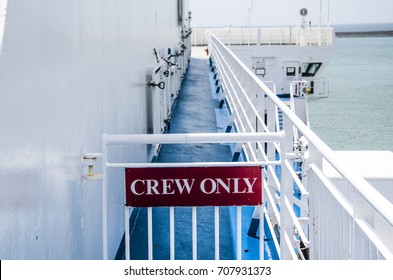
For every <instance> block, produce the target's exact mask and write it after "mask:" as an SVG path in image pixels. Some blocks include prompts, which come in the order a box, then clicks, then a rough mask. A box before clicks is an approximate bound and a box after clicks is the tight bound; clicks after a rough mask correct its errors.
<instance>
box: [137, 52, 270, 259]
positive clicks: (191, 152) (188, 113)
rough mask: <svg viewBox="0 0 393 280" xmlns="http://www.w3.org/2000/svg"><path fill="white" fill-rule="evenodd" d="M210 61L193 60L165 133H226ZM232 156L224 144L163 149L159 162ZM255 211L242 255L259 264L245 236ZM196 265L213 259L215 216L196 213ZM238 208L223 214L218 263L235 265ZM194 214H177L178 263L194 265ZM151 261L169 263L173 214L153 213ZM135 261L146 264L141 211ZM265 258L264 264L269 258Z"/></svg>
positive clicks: (203, 210)
mask: <svg viewBox="0 0 393 280" xmlns="http://www.w3.org/2000/svg"><path fill="white" fill-rule="evenodd" d="M211 84H212V73H211V72H210V67H209V64H208V60H207V59H198V58H191V61H190V65H189V69H188V72H187V74H186V76H185V79H184V82H183V85H182V89H181V93H180V95H179V97H178V99H177V103H176V105H175V107H174V111H173V114H172V118H171V126H170V130H169V131H168V132H167V133H201V132H222V131H224V130H225V126H226V123H225V118H226V117H225V116H226V115H227V110H226V109H225V107H224V109H219V103H220V100H219V99H217V96H216V94H215V89H214V90H212V86H211ZM232 156H233V155H232V151H231V147H230V146H229V145H223V144H192V145H191V144H190V145H184V144H183V145H164V146H162V147H161V150H160V153H159V155H158V157H157V162H203V161H205V162H212V161H214V162H218V161H220V162H230V161H232ZM253 208H254V207H243V209H242V212H243V217H244V218H243V221H242V224H243V225H242V228H243V237H242V243H243V246H242V251H243V256H242V258H244V259H258V258H259V255H258V252H259V240H258V239H257V238H255V237H254V238H253V237H249V236H247V231H248V227H249V225H250V222H251V216H252V213H253ZM197 216H198V218H197V225H198V226H197V236H198V243H197V244H198V245H197V247H198V253H197V257H198V259H214V210H213V207H200V208H198V210H197ZM235 217H236V208H235V207H221V208H220V259H236V253H235V252H236V247H235V246H236V218H235ZM191 223H192V222H191V208H189V207H181V208H176V209H175V244H176V245H175V258H176V259H180V260H185V259H192V226H191ZM153 225H154V227H153V243H154V246H153V258H154V259H169V258H170V250H169V208H166V207H160V208H155V209H153ZM131 240H132V246H131V248H132V249H131V258H132V259H147V211H146V209H138V217H137V219H136V222H135V225H134V227H133V229H132V236H131ZM268 255H269V254H267V253H266V252H265V258H269V256H268Z"/></svg>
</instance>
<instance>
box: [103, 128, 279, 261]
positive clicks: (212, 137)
mask: <svg viewBox="0 0 393 280" xmlns="http://www.w3.org/2000/svg"><path fill="white" fill-rule="evenodd" d="M283 138H284V133H283V132H273V133H266V132H265V133H241V134H240V133H188V134H132V135H107V134H104V135H103V136H102V149H103V153H102V155H100V157H102V169H103V171H102V172H103V186H102V187H103V188H102V192H103V195H102V196H103V205H102V207H103V252H104V258H105V259H107V258H108V255H107V254H108V233H107V232H108V223H107V219H108V217H107V207H108V204H107V199H108V198H107V193H108V191H109V190H110V188H111V187H113V186H109V185H108V182H107V178H108V174H107V173H108V172H109V171H110V170H111V169H124V168H141V167H199V166H203V167H208V166H240V165H244V166H250V165H254V166H255V165H258V166H275V165H279V164H281V160H279V159H278V160H275V159H274V160H272V161H267V160H265V161H263V160H260V161H256V162H253V163H251V164H250V163H249V162H243V163H238V162H236V163H233V162H208V163H206V162H193V163H181V162H177V163H137V162H110V161H109V158H110V157H109V155H110V152H109V151H108V147H109V146H116V145H117V146H119V145H138V144H144V145H145V144H148V145H156V144H189V143H239V144H245V143H250V142H251V143H259V142H263V143H269V142H275V143H279V145H281V146H282V145H284V144H283V143H282V139H283ZM96 156H97V155H96ZM262 175H263V176H265V174H263V173H262ZM196 208H197V207H192V244H193V245H192V256H193V259H196V258H197V240H198V238H197V234H196V229H197V211H196ZM219 208H220V207H218V206H215V207H214V211H215V213H214V221H212V223H213V224H214V236H215V248H214V251H215V259H219V258H220V254H219V251H220V246H219V244H220V242H219V239H220V238H219V236H220V226H219V224H220V222H219V215H218V214H219ZM258 208H259V209H260V211H262V209H263V208H262V207H258ZM236 209H237V210H236V211H237V213H236V221H237V226H236V228H237V230H236V235H237V246H236V247H237V249H236V257H237V259H241V256H242V251H243V250H242V244H241V242H242V241H241V240H242V238H241V232H242V226H241V224H242V222H241V219H242V211H241V210H242V209H241V207H240V206H238V207H236ZM132 211H133V208H132V207H125V215H124V226H125V247H126V248H125V255H126V259H130V248H131V245H132V244H131V243H132V240H130V238H129V237H130V231H129V217H130V214H131V213H132ZM147 213H148V216H147V220H148V222H147V223H148V233H147V235H148V258H149V259H153V258H154V256H153V234H152V229H153V227H154V224H153V219H152V215H153V214H152V208H151V207H149V208H148V212H147ZM262 215H263V214H262V213H260V216H262ZM174 221H175V215H174V207H170V223H169V225H168V231H169V233H170V259H174V258H175V222H174ZM261 225H263V224H261ZM260 236H263V226H261V227H260ZM263 243H264V238H262V237H260V238H259V255H260V258H261V259H263V256H264V245H263Z"/></svg>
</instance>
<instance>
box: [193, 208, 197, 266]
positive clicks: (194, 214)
mask: <svg viewBox="0 0 393 280" xmlns="http://www.w3.org/2000/svg"><path fill="white" fill-rule="evenodd" d="M192 259H193V260H196V259H197V208H196V207H192Z"/></svg>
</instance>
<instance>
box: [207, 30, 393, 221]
mask: <svg viewBox="0 0 393 280" xmlns="http://www.w3.org/2000/svg"><path fill="white" fill-rule="evenodd" d="M210 36H211V40H212V41H215V43H216V44H218V45H220V46H221V47H222V48H224V49H225V50H226V51H227V52H228V53H229V54H230V55H231V56H232V58H233V59H234V60H235V61H236V62H237V63H238V64H239V65H241V66H242V68H243V70H244V71H246V72H247V74H248V75H249V76H250V77H251V79H253V81H254V82H255V83H256V84H257V85H258V86H259V87H260V88H261V89H262V90H263V91H264V92H265V93H266V95H267V96H268V97H269V98H270V99H271V100H272V101H273V102H274V103H275V105H276V106H277V107H278V108H279V109H280V110H281V111H282V112H283V113H284V114H285V115H286V116H287V117H288V119H289V120H290V121H291V122H292V124H293V125H294V126H295V127H296V128H297V129H298V130H299V131H300V132H301V133H302V134H303V135H304V136H305V137H306V138H307V139H308V141H309V142H310V143H311V144H312V145H313V146H314V147H315V149H316V150H318V151H319V152H320V154H321V155H322V156H323V157H324V158H325V159H326V160H327V161H328V162H329V163H330V164H331V165H332V166H333V167H334V168H335V169H336V170H337V171H338V172H339V173H340V174H341V175H342V176H343V177H344V178H345V179H346V180H347V181H348V182H349V183H350V184H351V185H353V186H354V187H355V188H356V189H357V190H358V191H359V193H360V194H361V195H362V196H363V197H364V198H365V199H366V200H367V201H368V202H370V204H372V205H373V206H374V207H375V209H376V210H377V211H378V212H379V213H380V214H381V215H382V216H383V217H384V218H385V219H386V220H387V221H388V222H389V223H390V224H391V225H392V226H393V204H392V203H390V202H389V201H388V200H387V199H386V198H385V197H384V196H382V195H381V194H380V193H379V192H378V191H377V190H375V189H374V187H373V186H372V185H371V184H370V183H368V182H367V181H366V180H365V179H364V178H363V177H361V176H360V175H358V174H357V173H356V172H355V171H353V170H352V169H351V168H350V167H349V166H348V165H346V164H345V163H344V162H343V161H342V160H341V159H340V158H339V157H338V156H336V155H335V154H334V152H333V150H332V149H331V148H330V147H329V146H328V145H326V144H325V142H323V141H322V140H321V139H320V138H319V137H318V136H317V135H316V134H315V133H314V132H313V131H312V130H311V129H310V128H309V127H308V126H307V125H306V124H304V122H303V121H302V120H300V118H299V117H298V116H296V115H295V114H294V113H293V112H292V111H291V109H289V108H288V107H287V106H286V105H285V104H284V103H283V102H282V101H281V100H280V99H279V98H278V97H277V96H276V95H275V94H274V93H273V92H272V91H271V90H270V89H269V88H268V87H267V86H266V85H265V84H264V83H263V82H262V81H261V80H260V79H258V77H256V76H255V74H254V73H253V72H252V71H251V70H250V69H248V67H247V66H246V65H245V64H244V63H243V62H242V61H241V60H240V59H239V58H238V57H237V56H236V55H235V54H234V53H233V52H232V51H231V50H230V49H229V48H227V47H226V46H225V45H224V44H223V43H222V42H221V41H220V40H218V39H217V38H216V37H215V36H214V35H213V34H210Z"/></svg>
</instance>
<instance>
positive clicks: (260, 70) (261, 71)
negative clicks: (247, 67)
mask: <svg viewBox="0 0 393 280" xmlns="http://www.w3.org/2000/svg"><path fill="white" fill-rule="evenodd" d="M255 74H256V75H260V76H262V77H264V76H265V75H266V69H265V68H264V67H263V68H256V69H255Z"/></svg>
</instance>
